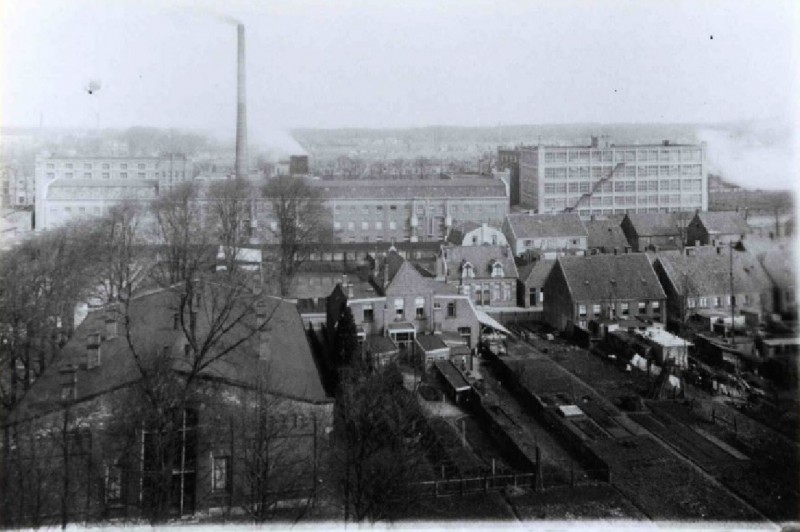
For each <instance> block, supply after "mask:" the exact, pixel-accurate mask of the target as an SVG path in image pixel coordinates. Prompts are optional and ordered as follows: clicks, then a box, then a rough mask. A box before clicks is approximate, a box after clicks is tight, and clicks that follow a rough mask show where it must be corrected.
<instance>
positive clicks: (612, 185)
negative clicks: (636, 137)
mask: <svg viewBox="0 0 800 532" xmlns="http://www.w3.org/2000/svg"><path fill="white" fill-rule="evenodd" d="M519 150H520V156H519V168H520V169H519V181H520V204H521V205H522V206H524V207H527V208H531V209H534V210H535V211H536V212H538V213H559V212H577V213H578V214H580V215H581V216H582V217H585V218H588V217H589V216H591V215H608V214H622V213H628V212H640V213H641V212H676V211H695V210H701V211H705V210H708V178H707V173H708V171H707V165H706V153H705V144H704V143H702V144H672V143H671V142H669V141H666V140H665V141H664V142H663V143H662V144H641V145H640V144H632V145H619V146H618V145H614V144H608V143H607V142H604V143H603V144H602V145H601V143H600V142H598V138H597V137H592V142H591V144H590V145H589V146H542V145H539V146H521V147H520V148H519Z"/></svg>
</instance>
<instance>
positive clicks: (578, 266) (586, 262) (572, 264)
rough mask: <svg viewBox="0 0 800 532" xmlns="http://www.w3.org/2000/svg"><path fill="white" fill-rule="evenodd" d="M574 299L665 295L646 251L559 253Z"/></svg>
mask: <svg viewBox="0 0 800 532" xmlns="http://www.w3.org/2000/svg"><path fill="white" fill-rule="evenodd" d="M556 267H560V268H561V269H562V271H563V272H564V277H565V278H566V280H567V286H568V287H569V290H570V292H571V294H572V299H573V300H574V301H588V300H592V301H601V300H607V299H665V298H666V294H664V289H663V288H661V283H659V281H658V277H656V273H655V271H654V270H653V267H652V266H651V265H650V261H649V260H648V259H647V257H646V256H645V254H644V253H626V254H623V255H590V256H587V257H570V256H568V257H559V258H558V259H557V266H556Z"/></svg>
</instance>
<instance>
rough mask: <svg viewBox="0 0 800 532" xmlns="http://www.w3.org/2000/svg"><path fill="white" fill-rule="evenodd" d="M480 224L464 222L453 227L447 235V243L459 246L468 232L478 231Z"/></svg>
mask: <svg viewBox="0 0 800 532" xmlns="http://www.w3.org/2000/svg"><path fill="white" fill-rule="evenodd" d="M480 227H481V224H479V223H476V222H464V223H460V224H457V225H455V226H453V228H452V229H450V233H449V234H448V235H447V241H448V242H452V243H453V244H456V245H458V246H460V245H461V244H462V243H463V242H464V237H465V236H466V235H467V233H469V232H470V231H474V230H475V229H480Z"/></svg>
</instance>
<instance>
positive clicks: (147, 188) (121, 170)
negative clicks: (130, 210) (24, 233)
mask: <svg viewBox="0 0 800 532" xmlns="http://www.w3.org/2000/svg"><path fill="white" fill-rule="evenodd" d="M193 172H194V167H193V163H192V161H191V160H190V159H188V158H187V157H186V156H185V155H180V154H166V155H161V156H158V157H81V156H76V157H60V156H39V157H37V158H36V170H35V176H36V177H35V179H36V187H35V191H36V203H35V211H36V217H35V224H36V230H37V231H40V230H43V229H51V228H53V227H57V226H59V225H62V224H64V223H66V222H67V221H69V220H70V219H73V218H76V217H79V216H92V215H99V214H102V213H104V212H105V211H106V210H107V208H108V207H110V206H112V205H115V204H117V203H119V202H120V201H122V200H126V199H127V200H137V201H147V200H151V199H153V198H155V197H156V196H158V194H159V193H163V192H164V191H166V190H169V189H171V188H172V187H173V186H175V185H177V184H178V183H181V182H183V181H188V180H191V179H192V177H193Z"/></svg>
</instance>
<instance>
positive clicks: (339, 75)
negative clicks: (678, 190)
mask: <svg viewBox="0 0 800 532" xmlns="http://www.w3.org/2000/svg"><path fill="white" fill-rule="evenodd" d="M227 17H229V18H228V21H230V20H240V21H241V22H242V23H244V24H245V26H246V28H247V66H248V99H249V102H248V103H249V115H250V116H249V122H250V126H251V129H252V130H253V136H254V137H255V138H257V137H258V136H259V135H262V134H267V133H268V132H269V131H271V130H275V129H286V128H299V127H310V128H338V127H374V128H380V127H400V128H402V127H414V126H426V125H436V124H441V125H464V126H491V125H498V124H525V123H534V124H535V123H542V124H549V123H581V122H603V123H620V122H634V123H641V122H670V123H676V122H677V123H692V122H699V123H713V122H724V121H736V120H764V119H776V118H778V119H787V118H788V119H791V117H793V116H794V112H795V111H796V108H794V107H793V105H794V102H793V96H794V94H796V92H797V83H796V81H797V79H796V74H797V69H796V66H795V61H794V60H793V59H794V57H795V53H796V51H797V48H798V39H797V29H796V28H797V27H800V26H798V24H797V22H798V20H799V19H800V17H798V8H797V7H796V6H794V5H793V4H792V3H791V2H788V1H773V2H743V1H737V2H714V1H712V2H705V3H703V4H699V5H698V4H694V3H690V2H681V1H678V2H666V1H661V2H648V3H645V4H642V3H635V2H626V1H618V0H608V1H604V2H600V3H589V2H581V1H573V2H557V3H555V2H523V3H519V4H518V3H512V2H498V3H491V4H487V3H483V2H475V1H467V2H441V3H435V4H429V3H422V2H417V1H411V2H402V3H401V2H381V3H378V4H375V3H367V2H358V1H356V2H329V3H326V2H318V1H305V0H303V1H299V2H286V1H279V2H273V3H269V4H260V3H259V4H253V3H247V2H241V1H234V2H226V3H225V5H223V4H221V3H219V2H208V1H207V2H198V3H193V4H191V5H190V4H189V3H188V2H183V1H171V2H166V3H163V4H162V3H158V2H155V1H150V0H146V1H136V2H134V1H128V0H120V1H115V2H99V1H95V0H77V1H74V2H61V1H56V0H47V1H43V2H36V3H30V2H22V1H18V0H10V1H7V2H5V3H4V4H3V7H2V20H3V27H4V32H3V37H2V39H3V49H4V50H5V53H4V58H3V63H2V78H1V79H2V80H3V83H2V120H1V122H2V125H5V126H36V125H39V123H40V122H42V123H44V125H45V126H53V127H98V126H99V127H129V126H136V125H146V126H155V127H178V128H200V129H206V130H215V131H219V132H223V133H226V132H228V131H231V132H232V130H233V127H234V120H233V117H234V116H235V68H236V61H235V38H236V32H235V30H234V29H233V27H232V26H231V25H230V24H228V23H226V21H225V19H226V18H227ZM92 80H96V81H98V82H100V84H101V87H100V88H99V90H94V91H92V93H91V94H89V91H88V90H86V87H87V86H88V84H89V83H90V82H91V81H92Z"/></svg>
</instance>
